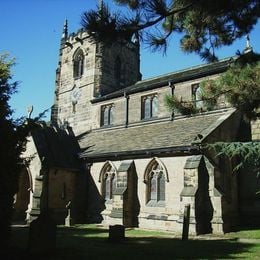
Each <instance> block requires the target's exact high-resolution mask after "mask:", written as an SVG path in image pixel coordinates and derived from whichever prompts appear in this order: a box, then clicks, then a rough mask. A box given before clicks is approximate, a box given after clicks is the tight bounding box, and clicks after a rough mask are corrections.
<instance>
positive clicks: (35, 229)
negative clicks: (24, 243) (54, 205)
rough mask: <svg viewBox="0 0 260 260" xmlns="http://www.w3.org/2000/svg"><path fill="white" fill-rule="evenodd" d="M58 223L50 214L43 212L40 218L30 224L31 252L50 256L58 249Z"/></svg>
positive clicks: (29, 245)
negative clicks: (49, 254)
mask: <svg viewBox="0 0 260 260" xmlns="http://www.w3.org/2000/svg"><path fill="white" fill-rule="evenodd" d="M56 230H57V227H56V223H55V222H54V220H53V219H52V218H51V217H50V215H49V213H48V212H41V213H40V215H39V217H38V218H37V219H35V220H33V221H32V222H31V223H30V228H29V244H28V247H29V251H30V252H32V253H44V254H46V253H47V254H48V253H51V252H53V251H54V250H55V247H56Z"/></svg>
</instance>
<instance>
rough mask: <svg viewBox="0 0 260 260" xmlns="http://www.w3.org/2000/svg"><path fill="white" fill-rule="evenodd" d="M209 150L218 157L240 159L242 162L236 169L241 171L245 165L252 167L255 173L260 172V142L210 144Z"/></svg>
mask: <svg viewBox="0 0 260 260" xmlns="http://www.w3.org/2000/svg"><path fill="white" fill-rule="evenodd" d="M206 148H207V149H210V150H214V151H215V152H216V153H217V156H220V155H226V156H228V157H229V158H230V159H232V158H234V157H238V158H239V159H240V162H239V163H238V164H237V165H236V167H235V168H234V171H237V170H239V169H240V168H241V167H244V166H245V165H251V166H252V167H254V168H255V171H257V172H260V142H231V143H225V142H216V143H214V144H208V145H207V146H206Z"/></svg>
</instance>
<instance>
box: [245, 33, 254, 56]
mask: <svg viewBox="0 0 260 260" xmlns="http://www.w3.org/2000/svg"><path fill="white" fill-rule="evenodd" d="M252 50H253V48H252V46H251V44H250V37H249V34H247V35H246V48H245V49H244V53H248V52H250V51H252Z"/></svg>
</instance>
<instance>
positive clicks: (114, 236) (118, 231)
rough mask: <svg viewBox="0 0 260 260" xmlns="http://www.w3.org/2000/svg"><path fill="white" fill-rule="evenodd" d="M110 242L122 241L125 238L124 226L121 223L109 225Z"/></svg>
mask: <svg viewBox="0 0 260 260" xmlns="http://www.w3.org/2000/svg"><path fill="white" fill-rule="evenodd" d="M108 240H109V241H110V242H122V241H124V240H125V227H124V226H123V225H114V226H109V237H108Z"/></svg>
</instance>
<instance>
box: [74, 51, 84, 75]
mask: <svg viewBox="0 0 260 260" xmlns="http://www.w3.org/2000/svg"><path fill="white" fill-rule="evenodd" d="M83 71H84V53H83V51H82V50H81V49H79V50H77V51H76V53H75V54H74V58H73V76H74V78H80V77H81V76H82V75H83Z"/></svg>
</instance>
